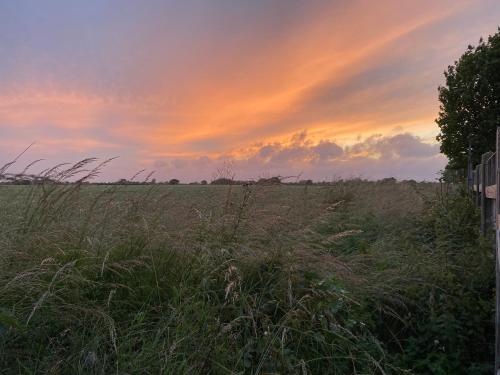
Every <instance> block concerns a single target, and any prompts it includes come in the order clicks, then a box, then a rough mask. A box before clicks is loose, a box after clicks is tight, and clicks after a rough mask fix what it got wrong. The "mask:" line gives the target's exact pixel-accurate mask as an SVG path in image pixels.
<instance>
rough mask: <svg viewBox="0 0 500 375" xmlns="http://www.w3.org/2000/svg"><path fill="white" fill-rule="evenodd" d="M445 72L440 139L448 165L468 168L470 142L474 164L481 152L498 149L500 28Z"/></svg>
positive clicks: (440, 97)
mask: <svg viewBox="0 0 500 375" xmlns="http://www.w3.org/2000/svg"><path fill="white" fill-rule="evenodd" d="M444 75H445V77H446V84H445V85H444V86H441V87H439V100H440V102H441V106H440V111H439V117H438V118H437V120H436V122H437V124H438V125H439V128H440V130H441V131H440V134H439V135H438V136H437V140H438V141H440V142H441V152H442V153H443V154H445V155H446V156H447V157H448V159H449V164H448V167H447V168H448V169H462V168H464V169H465V168H466V166H467V152H468V151H467V150H468V146H469V142H470V145H471V150H472V160H473V163H474V164H477V163H479V162H480V160H481V154H483V153H485V152H487V151H492V150H494V149H495V134H496V127H497V126H500V28H499V30H498V32H497V33H496V34H494V35H492V36H490V37H489V38H488V40H487V41H484V40H483V39H480V40H479V45H478V46H477V47H473V46H469V47H468V49H467V51H466V52H465V53H464V54H463V55H462V56H461V57H460V59H459V60H458V61H455V64H454V65H450V66H448V70H447V71H445V73H444Z"/></svg>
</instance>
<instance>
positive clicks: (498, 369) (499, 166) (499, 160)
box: [495, 127, 500, 375]
mask: <svg viewBox="0 0 500 375" xmlns="http://www.w3.org/2000/svg"><path fill="white" fill-rule="evenodd" d="M495 158H496V166H495V180H496V181H495V182H496V194H495V198H496V199H495V234H496V254H495V279H496V284H495V285H496V288H495V295H496V306H495V374H496V375H499V374H500V265H499V261H500V256H499V255H500V254H499V251H500V127H497V139H496V155H495Z"/></svg>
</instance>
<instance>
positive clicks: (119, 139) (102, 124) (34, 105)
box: [0, 0, 500, 181]
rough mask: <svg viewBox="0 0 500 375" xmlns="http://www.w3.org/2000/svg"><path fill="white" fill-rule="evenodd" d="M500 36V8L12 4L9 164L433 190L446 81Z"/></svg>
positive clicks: (380, 2) (1, 104) (6, 5)
mask: <svg viewBox="0 0 500 375" xmlns="http://www.w3.org/2000/svg"><path fill="white" fill-rule="evenodd" d="M499 25H500V1H499V0H473V1H462V0H432V1H428V0H404V1H402V0H392V1H391V0H377V1H374V0H365V1H348V0H331V1H326V0H325V1H316V0H307V1H298V0H280V1H255V0H247V1H243V0H240V1H229V0H214V1H208V0H198V1H191V0H182V1H156V0H149V1H136V0H134V1H132V0H130V1H125V0H114V1H111V0H109V1H102V0H99V1H98V0H85V1H67V0H60V1H54V0H45V1H43V0H32V1H24V0H15V1H7V0H5V1H1V2H0V56H1V59H0V164H2V162H7V161H9V160H10V159H11V158H12V157H14V156H15V155H16V154H17V153H19V152H20V151H22V150H23V149H24V148H25V147H26V146H27V145H29V144H30V143H32V142H35V145H34V146H33V147H32V148H31V149H30V150H29V151H28V152H27V153H26V154H25V155H23V157H22V158H21V160H20V162H19V168H21V169H22V167H23V166H24V165H25V164H27V163H28V162H29V161H31V160H34V159H38V158H43V159H45V160H44V161H43V162H42V163H41V164H40V166H39V168H41V167H43V166H45V165H53V164H57V163H59V162H63V161H65V162H75V161H77V160H79V159H81V158H84V157H88V156H95V157H99V158H107V157H114V156H119V158H118V159H117V160H115V161H114V162H113V163H112V164H111V165H110V166H108V167H107V168H106V169H105V171H104V174H103V175H102V176H101V179H103V180H116V179H118V178H129V177H130V176H132V175H133V174H134V173H135V172H137V171H139V170H141V169H147V170H148V171H153V170H154V171H155V177H156V179H157V180H165V179H170V178H179V179H180V180H182V181H194V180H201V179H211V178H212V177H213V176H214V173H215V172H216V170H217V168H220V167H221V166H223V165H230V167H231V168H232V169H233V170H234V172H235V173H236V177H237V178H242V179H243V178H258V177H262V176H272V175H278V174H279V175H282V176H289V175H299V174H300V175H301V178H312V179H315V180H331V179H333V178H338V177H350V176H360V177H364V178H382V177H390V176H394V177H397V178H401V179H404V178H413V179H417V180H422V179H427V180H432V179H434V178H436V176H437V175H436V173H437V172H438V171H439V170H440V169H442V168H443V167H444V165H445V164H446V159H445V158H444V157H443V156H441V155H439V146H438V145H437V144H436V142H435V136H436V134H437V132H438V128H437V126H436V125H435V123H434V119H435V118H436V116H437V112H438V108H439V103H438V100H437V87H438V86H439V85H440V84H442V83H443V81H444V78H443V71H444V70H445V68H446V67H447V65H449V64H451V63H453V61H454V60H456V59H457V58H458V57H459V56H460V55H461V54H462V53H463V51H464V50H465V49H466V48H467V45H469V44H477V41H478V39H479V37H481V36H484V37H487V36H488V35H490V34H492V33H494V32H495V31H496V30H497V27H498V26H499ZM44 163H45V164H44Z"/></svg>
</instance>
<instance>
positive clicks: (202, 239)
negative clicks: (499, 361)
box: [0, 180, 494, 374]
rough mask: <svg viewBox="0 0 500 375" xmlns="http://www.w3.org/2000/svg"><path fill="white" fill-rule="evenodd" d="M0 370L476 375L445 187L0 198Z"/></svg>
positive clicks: (482, 262)
mask: <svg viewBox="0 0 500 375" xmlns="http://www.w3.org/2000/svg"><path fill="white" fill-rule="evenodd" d="M0 213H1V214H0V234H1V236H0V373H2V374H17V373H20V374H109V373H117V374H400V373H405V374H412V373H415V374H487V373H490V372H491V371H492V368H493V366H492V363H493V360H492V357H493V354H492V353H493V344H494V329H493V323H494V303H493V297H494V289H493V288H494V257H493V255H494V254H493V251H492V249H491V244H490V243H489V241H488V240H489V239H483V238H481V237H479V234H478V230H477V228H478V227H477V214H476V211H475V208H474V207H473V205H472V203H471V202H470V201H469V199H468V198H467V197H466V196H465V195H464V194H462V193H460V189H456V188H455V189H451V188H450V187H447V186H440V185H438V184H431V183H413V182H399V183H398V182H395V181H392V180H386V181H381V182H367V181H361V180H352V181H338V182H335V183H333V184H331V185H328V186H316V185H311V186H295V185H275V186H258V185H253V186H246V187H245V186H212V185H207V186H195V185H185V186H184V185H179V186H165V185H146V186H109V187H106V186H97V185H82V186H77V185H72V184H69V185H50V184H46V185H36V186H9V185H2V186H0Z"/></svg>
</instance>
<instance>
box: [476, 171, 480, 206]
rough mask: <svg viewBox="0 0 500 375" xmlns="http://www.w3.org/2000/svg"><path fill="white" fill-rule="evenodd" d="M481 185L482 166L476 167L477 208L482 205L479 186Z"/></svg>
mask: <svg viewBox="0 0 500 375" xmlns="http://www.w3.org/2000/svg"><path fill="white" fill-rule="evenodd" d="M480 184H481V164H479V165H476V207H479V205H480V198H481V190H479V186H480Z"/></svg>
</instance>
